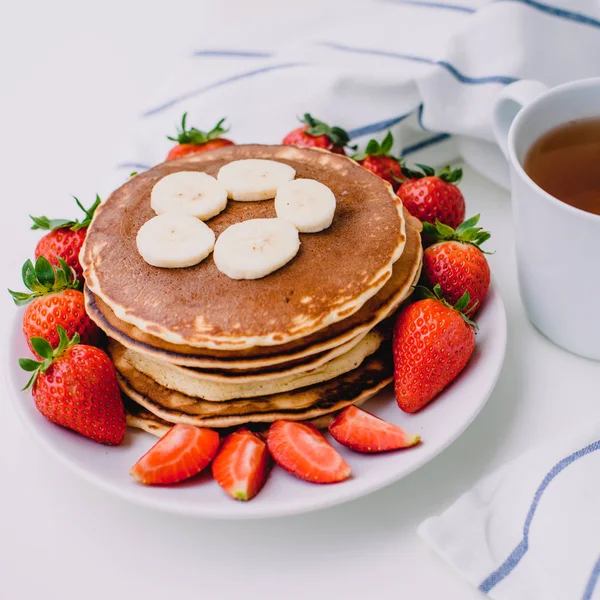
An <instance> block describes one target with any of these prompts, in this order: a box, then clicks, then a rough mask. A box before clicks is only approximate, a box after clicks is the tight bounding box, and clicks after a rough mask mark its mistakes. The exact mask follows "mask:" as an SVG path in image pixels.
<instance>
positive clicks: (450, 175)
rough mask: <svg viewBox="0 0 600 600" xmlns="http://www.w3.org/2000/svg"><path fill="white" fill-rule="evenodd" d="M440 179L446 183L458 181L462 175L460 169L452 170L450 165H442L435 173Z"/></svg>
mask: <svg viewBox="0 0 600 600" xmlns="http://www.w3.org/2000/svg"><path fill="white" fill-rule="evenodd" d="M437 176H438V177H439V178H440V179H441V180H442V181H445V182H446V183H454V184H456V183H458V182H459V181H460V180H461V179H462V176H463V171H462V169H454V170H452V169H451V168H450V167H444V168H443V169H442V170H441V171H440V172H439V173H438V175H437Z"/></svg>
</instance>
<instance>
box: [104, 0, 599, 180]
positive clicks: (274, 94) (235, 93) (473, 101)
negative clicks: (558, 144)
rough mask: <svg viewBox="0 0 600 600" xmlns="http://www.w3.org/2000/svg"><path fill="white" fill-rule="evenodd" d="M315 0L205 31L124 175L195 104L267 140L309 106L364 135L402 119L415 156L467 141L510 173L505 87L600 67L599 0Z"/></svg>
mask: <svg viewBox="0 0 600 600" xmlns="http://www.w3.org/2000/svg"><path fill="white" fill-rule="evenodd" d="M295 4H296V3H294V5H295ZM301 4H302V3H297V6H290V8H289V10H286V11H283V12H278V13H276V14H275V17H273V18H270V19H266V18H265V17H264V16H263V17H261V18H259V19H257V20H256V22H255V23H253V24H252V23H244V24H243V26H238V27H237V28H236V29H235V30H231V31H228V30H227V28H226V27H224V26H222V25H221V24H220V26H219V27H220V35H219V39H221V38H222V39H225V40H227V43H226V44H217V45H214V44H210V45H208V46H207V45H202V42H201V41H198V42H197V44H198V45H197V46H196V47H195V48H194V49H193V50H192V51H191V56H190V57H189V58H188V59H186V60H183V61H182V62H181V63H180V64H179V65H177V66H176V68H174V71H173V73H171V74H170V76H169V77H168V79H167V81H166V82H165V84H164V85H163V86H162V87H161V88H160V89H159V90H157V93H156V94H155V95H154V97H153V98H152V99H150V100H149V101H148V103H147V106H146V107H145V108H144V110H143V112H142V115H141V116H140V120H139V123H138V125H137V127H136V129H135V131H134V132H133V135H132V136H130V137H129V139H128V142H127V144H126V145H125V147H124V148H123V150H122V153H121V160H120V163H119V167H120V168H119V169H118V172H117V173H116V174H115V176H114V177H113V178H112V179H111V181H110V185H113V186H114V185H118V184H120V183H122V181H123V180H124V179H125V178H126V176H127V175H128V173H129V172H130V171H134V170H135V171H137V170H141V169H146V168H148V167H149V166H151V165H154V164H156V163H158V162H161V161H162V160H163V159H164V156H165V155H166V153H167V151H168V148H169V147H170V145H171V142H169V141H168V140H167V139H166V137H165V136H166V135H168V134H173V133H174V131H175V128H176V126H177V124H178V122H179V120H180V117H181V114H182V113H183V112H184V111H187V112H188V113H189V118H188V122H189V123H190V124H194V125H195V126H196V127H198V128H200V129H206V128H210V127H211V126H212V125H213V124H214V123H216V122H217V121H218V120H219V119H220V118H221V117H223V116H226V117H227V119H228V123H229V124H230V125H231V132H230V136H231V137H232V138H233V139H234V140H235V141H237V142H252V141H253V142H265V143H277V142H279V141H280V140H281V139H282V138H283V136H284V135H285V134H286V133H287V132H288V131H290V130H291V129H293V128H294V127H295V126H297V121H296V116H297V115H301V114H303V113H304V112H307V111H309V112H311V113H313V114H314V115H316V116H317V117H318V118H320V119H322V120H325V121H329V122H331V123H333V124H337V125H340V126H342V127H344V128H346V129H347V130H348V131H349V132H350V134H351V136H352V138H353V141H354V142H356V143H358V144H359V145H364V144H365V143H366V142H367V141H368V139H369V138H370V137H377V138H381V137H382V136H383V135H384V134H385V131H386V130H387V129H388V128H391V129H392V130H393V132H394V134H395V137H396V145H395V148H394V150H395V152H396V153H398V154H400V155H402V156H405V157H406V158H407V159H409V160H411V161H413V162H414V161H416V162H419V161H429V162H431V163H432V164H434V165H441V164H443V163H447V162H448V161H450V160H453V159H456V158H457V157H458V156H459V155H462V156H463V157H464V158H465V159H466V160H467V161H468V162H469V163H470V164H471V165H472V166H473V167H474V168H475V169H477V170H478V171H480V172H482V173H483V174H484V175H487V176H488V177H490V178H492V179H493V180H494V181H496V182H497V183H499V184H501V185H504V186H507V185H508V178H507V168H506V164H505V162H504V159H503V158H502V156H501V154H500V152H499V151H498V149H497V148H496V147H495V145H494V144H493V138H492V129H491V124H490V111H491V107H492V104H493V102H494V99H495V98H496V96H497V95H498V93H499V91H500V90H501V88H502V87H503V86H504V85H506V84H507V83H510V82H512V81H515V80H517V79H521V78H535V79H540V80H542V81H543V82H544V83H546V84H548V85H556V84H559V83H562V82H564V81H567V80H571V79H578V78H582V77H589V76H594V75H598V74H600V66H599V65H600V61H599V59H600V2H598V0H553V1H552V2H538V1H536V0H490V1H485V0H471V1H468V0H464V1H462V2H461V1H460V0H453V1H452V2H447V1H445V0H439V1H437V2H433V1H432V2H429V1H426V0H423V1H420V0H404V1H401V0H395V1H394V0H392V1H387V2H386V1H381V2H376V1H371V2H364V1H356V0H338V1H335V0H334V1H333V2H324V3H323V7H324V8H323V9H322V10H320V11H314V10H313V11H303V10H302V6H301ZM232 22H235V19H234V18H233V17H232ZM221 27H224V28H223V29H221ZM201 30H202V27H199V29H198V31H201ZM200 39H201V37H200Z"/></svg>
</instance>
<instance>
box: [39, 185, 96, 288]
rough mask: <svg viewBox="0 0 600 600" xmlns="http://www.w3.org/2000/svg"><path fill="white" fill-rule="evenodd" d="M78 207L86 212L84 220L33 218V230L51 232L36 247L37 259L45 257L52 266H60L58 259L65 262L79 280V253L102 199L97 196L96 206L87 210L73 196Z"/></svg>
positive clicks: (80, 270) (80, 273)
mask: <svg viewBox="0 0 600 600" xmlns="http://www.w3.org/2000/svg"><path fill="white" fill-rule="evenodd" d="M73 198H74V200H75V202H76V203H77V206H79V208H80V209H81V210H82V211H83V212H84V214H85V217H84V218H83V220H81V221H79V220H75V221H73V220H70V219H49V218H48V217H33V216H31V215H30V216H31V220H32V221H33V225H32V226H31V229H42V230H46V231H49V232H50V233H47V234H46V235H45V236H44V237H43V238H42V239H41V240H40V241H39V242H38V243H37V246H36V247H35V257H36V258H38V257H39V256H45V257H46V258H47V259H48V260H49V261H50V263H51V264H53V265H55V266H58V264H59V263H58V258H59V257H61V258H63V259H64V261H65V262H66V263H67V264H68V265H69V266H70V267H72V268H73V269H74V270H75V274H76V276H77V277H78V278H81V276H82V269H81V265H80V264H79V251H80V250H81V246H82V245H83V242H84V240H85V236H86V234H87V228H88V226H89V224H90V223H91V222H92V218H93V216H94V212H95V211H96V209H97V208H98V206H100V202H101V200H100V197H99V196H96V200H95V201H94V204H92V206H90V208H85V207H84V206H83V205H82V204H81V202H79V200H78V199H77V198H75V196H73Z"/></svg>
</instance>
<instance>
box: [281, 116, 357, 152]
mask: <svg viewBox="0 0 600 600" xmlns="http://www.w3.org/2000/svg"><path fill="white" fill-rule="evenodd" d="M300 122H301V123H304V125H303V126H302V127H298V129H294V130H293V131H291V132H290V133H288V134H287V135H286V136H285V137H284V138H283V142H282V143H283V144H286V145H290V146H300V148H323V149H324V150H329V151H331V152H333V153H334V154H346V151H345V150H344V146H347V145H348V142H349V141H350V137H349V136H348V133H346V131H345V130H344V129H342V128H341V127H330V126H329V125H327V123H323V121H319V120H318V119H315V118H314V117H313V116H311V115H310V114H309V113H306V114H305V115H304V118H303V119H301V120H300Z"/></svg>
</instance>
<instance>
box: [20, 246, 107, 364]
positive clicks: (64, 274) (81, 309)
mask: <svg viewBox="0 0 600 600" xmlns="http://www.w3.org/2000/svg"><path fill="white" fill-rule="evenodd" d="M58 262H59V266H58V267H53V266H52V265H51V264H50V263H49V262H48V260H47V259H46V258H45V257H44V256H40V257H39V258H38V259H37V260H36V261H35V266H34V265H33V263H32V262H31V261H30V260H28V261H27V262H26V263H25V264H24V265H23V270H22V273H23V283H24V284H25V286H26V287H27V289H29V290H30V293H27V292H13V291H11V290H8V291H9V292H10V294H11V296H12V297H13V300H14V302H15V304H16V305H17V306H23V305H25V304H29V306H28V307H27V308H26V309H25V312H24V313H23V333H24V334H25V338H26V339H27V343H28V344H29V348H30V349H31V351H32V352H33V353H34V354H35V353H36V350H35V348H34V347H33V346H32V345H31V343H30V342H29V340H30V338H32V337H41V338H44V339H45V340H46V341H47V342H48V343H49V344H50V346H51V347H52V348H57V347H58V345H59V342H60V339H59V336H58V332H57V330H56V326H57V325H60V326H61V327H64V329H65V330H66V332H67V335H68V336H69V337H73V336H74V335H75V334H78V335H79V337H80V338H81V340H82V342H83V343H84V344H91V345H95V344H97V343H98V342H99V341H100V329H99V328H98V326H97V325H96V324H95V323H94V322H93V321H92V320H91V319H90V318H89V317H88V315H87V313H86V312H85V303H84V297H83V294H82V293H81V291H80V290H81V282H80V281H78V280H77V279H75V278H74V277H73V271H72V269H71V267H69V265H67V263H66V262H65V261H64V260H63V259H62V258H60V257H59V258H58Z"/></svg>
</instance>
